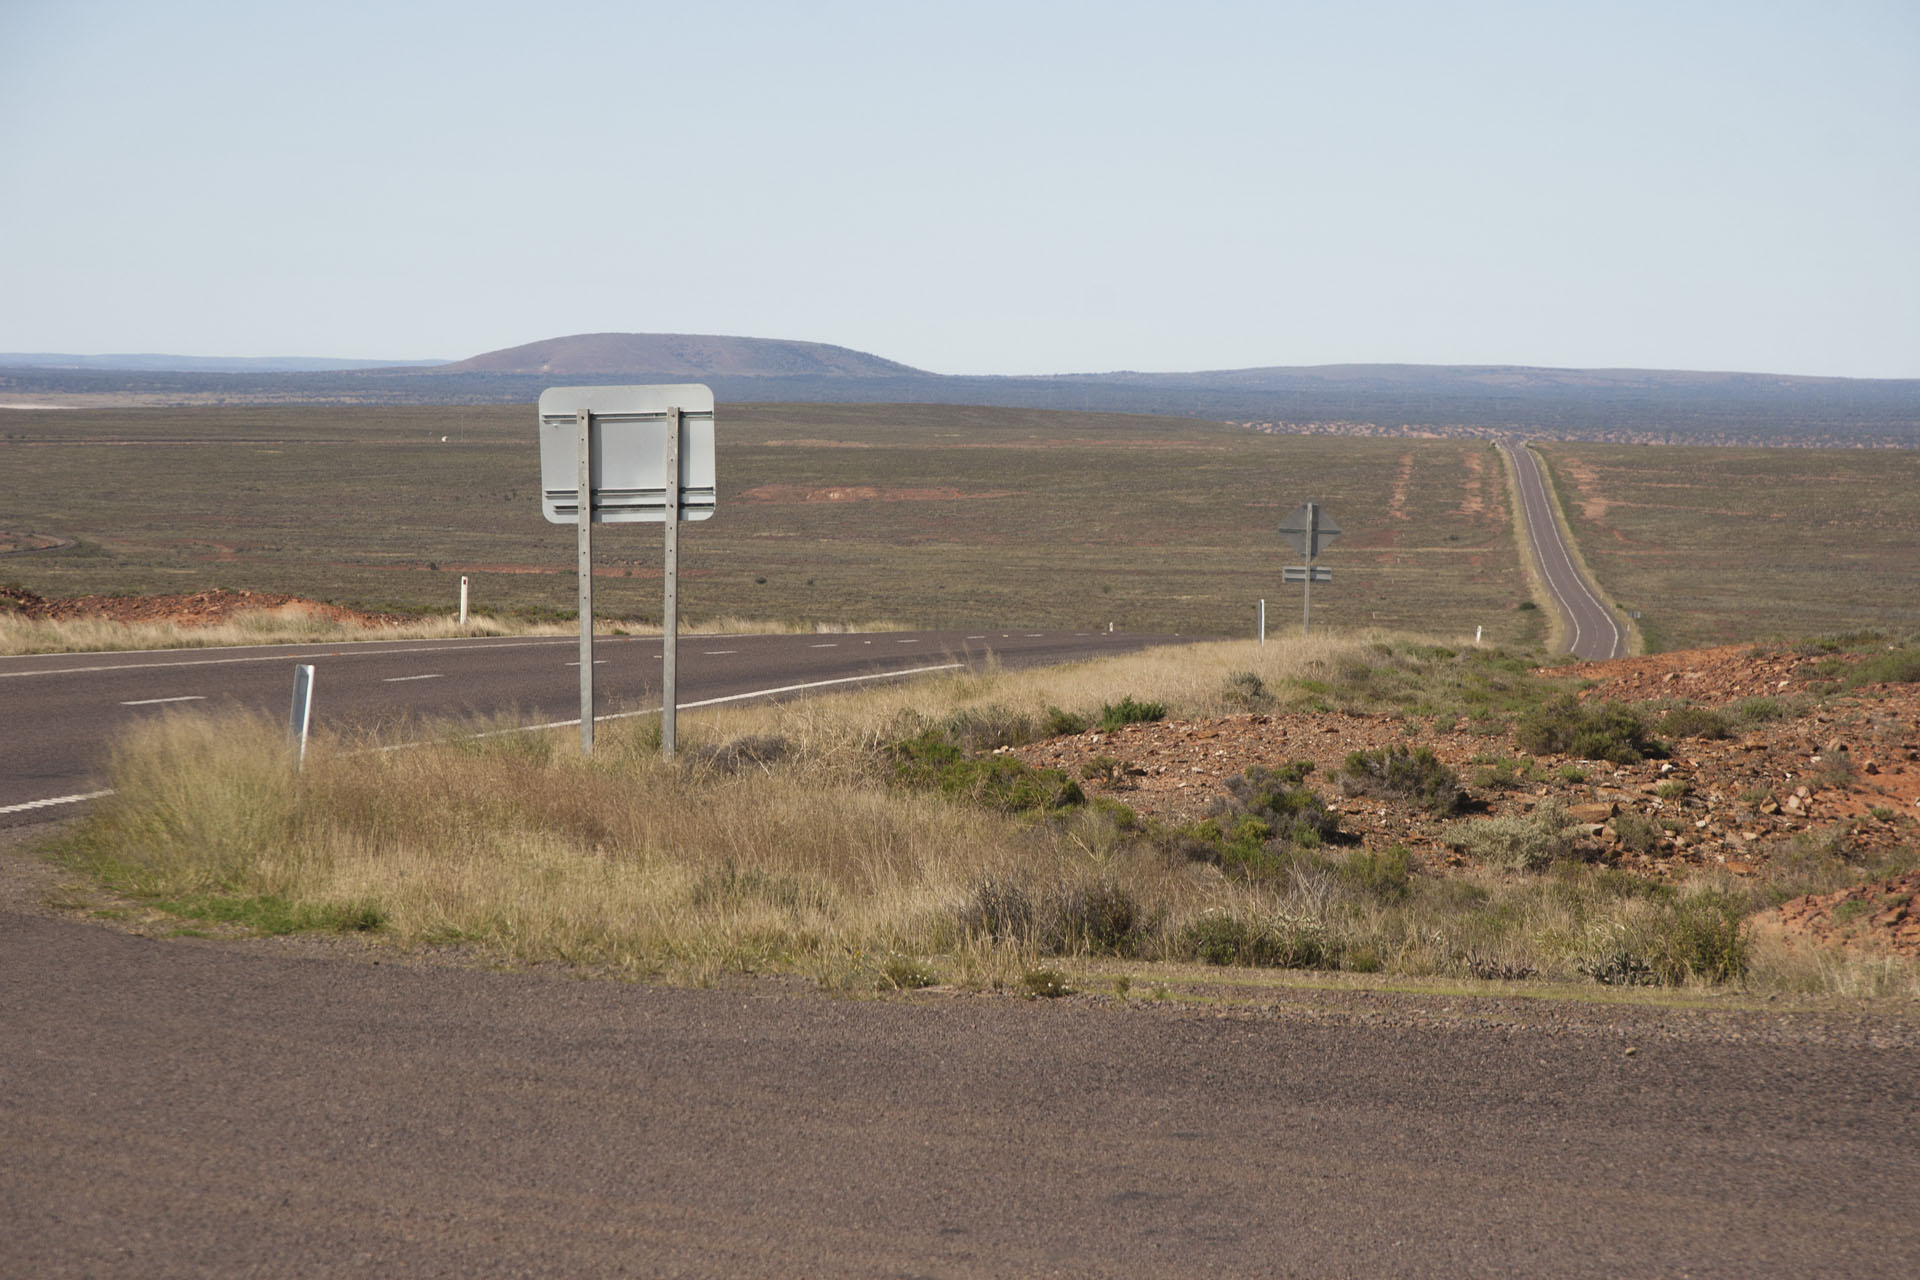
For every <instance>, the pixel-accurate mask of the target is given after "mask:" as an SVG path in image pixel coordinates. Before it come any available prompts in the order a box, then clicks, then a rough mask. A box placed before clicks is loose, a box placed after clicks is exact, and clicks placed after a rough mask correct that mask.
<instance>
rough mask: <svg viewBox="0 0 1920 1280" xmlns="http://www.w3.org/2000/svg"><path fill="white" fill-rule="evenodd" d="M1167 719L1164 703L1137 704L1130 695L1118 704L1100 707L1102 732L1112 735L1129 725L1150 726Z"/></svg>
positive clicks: (1107, 704)
mask: <svg viewBox="0 0 1920 1280" xmlns="http://www.w3.org/2000/svg"><path fill="white" fill-rule="evenodd" d="M1166 718H1167V707H1166V704H1165V703H1162V702H1135V701H1134V700H1133V695H1132V694H1128V695H1126V696H1125V697H1123V698H1121V699H1120V701H1118V702H1108V703H1104V704H1102V705H1101V707H1100V726H1099V727H1100V732H1102V733H1112V732H1113V731H1114V730H1115V729H1118V728H1120V727H1121V726H1123V725H1129V724H1148V723H1151V722H1152V721H1155V720H1164V719H1166Z"/></svg>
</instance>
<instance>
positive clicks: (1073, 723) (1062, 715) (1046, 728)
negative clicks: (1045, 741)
mask: <svg viewBox="0 0 1920 1280" xmlns="http://www.w3.org/2000/svg"><path fill="white" fill-rule="evenodd" d="M1092 724H1093V721H1091V720H1089V719H1087V717H1085V716H1083V715H1081V714H1079V713H1078V712H1074V711H1062V710H1061V709H1060V708H1059V707H1052V706H1050V707H1048V708H1047V714H1046V716H1045V717H1044V718H1043V719H1042V720H1041V722H1040V729H1041V736H1042V737H1047V738H1066V737H1071V736H1072V735H1074V734H1076V733H1085V732H1086V731H1087V729H1088V728H1089V727H1090V726H1091V725H1092Z"/></svg>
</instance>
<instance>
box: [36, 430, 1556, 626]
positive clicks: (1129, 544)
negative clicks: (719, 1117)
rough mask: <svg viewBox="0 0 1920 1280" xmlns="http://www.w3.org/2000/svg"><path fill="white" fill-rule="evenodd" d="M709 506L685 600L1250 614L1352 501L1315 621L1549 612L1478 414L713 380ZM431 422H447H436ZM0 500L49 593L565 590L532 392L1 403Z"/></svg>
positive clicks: (1111, 615) (1166, 618)
mask: <svg viewBox="0 0 1920 1280" xmlns="http://www.w3.org/2000/svg"><path fill="white" fill-rule="evenodd" d="M720 424H721V435H720V457H719V468H720V477H721V498H720V507H719V510H718V513H717V514H716V515H715V517H714V518H713V519H712V520H710V521H706V522H703V523H701V524H696V525H689V526H688V527H687V531H686V534H685V536H683V538H682V540H681V566H682V586H681V608H682V611H683V616H686V617H690V618H692V619H693V620H695V621H698V620H700V619H703V618H707V619H711V618H717V617H722V616H729V615H731V616H736V617H747V618H759V619H766V620H769V621H778V622H783V623H788V624H793V625H801V626H805V625H811V624H815V623H844V622H849V621H852V622H866V621H868V620H872V619H876V618H885V619H892V620H897V621H899V622H901V623H906V624H910V625H927V626H932V625H944V624H955V625H964V624H969V623H974V622H982V621H992V622H998V623H1006V624H1021V623H1025V624H1031V625H1035V626H1072V627H1075V628H1091V627H1103V626H1105V625H1106V624H1108V623H1110V622H1111V623H1113V624H1115V625H1117V626H1118V627H1120V628H1121V629H1125V630H1154V631H1164V632H1180V633H1183V634H1223V635H1246V634H1248V633H1249V632H1250V630H1251V628H1252V626H1253V610H1254V602H1255V601H1256V600H1257V599H1259V598H1260V597H1263V596H1264V597H1266V598H1267V600H1268V610H1269V625H1270V628H1271V629H1273V630H1274V631H1276V632H1278V631H1281V630H1283V629H1287V628H1289V627H1291V628H1293V629H1297V628H1298V625H1299V622H1298V617H1299V603H1300V598H1299V592H1298V588H1297V587H1296V588H1283V587H1282V586H1281V585H1280V568H1281V566H1282V565H1283V564H1287V563H1291V562H1292V561H1293V560H1294V559H1295V557H1294V556H1293V554H1292V552H1291V551H1290V550H1289V549H1287V548H1286V547H1285V544H1284V543H1283V542H1282V540H1281V538H1280V536H1279V535H1278V533H1277V532H1276V531H1275V528H1276V526H1277V525H1278V524H1279V523H1280V521H1281V520H1282V519H1283V518H1284V517H1285V515H1286V514H1287V513H1288V512H1289V511H1291V510H1292V509H1293V507H1295V506H1296V505H1298V504H1299V503H1300V502H1303V501H1306V500H1308V499H1313V500H1316V501H1319V502H1321V503H1323V504H1324V505H1325V506H1326V508H1327V510H1328V511H1329V513H1330V514H1331V515H1332V516H1333V517H1334V518H1335V519H1336V520H1337V521H1339V523H1340V524H1341V526H1342V527H1343V529H1344V530H1345V534H1344V536H1343V537H1342V538H1341V540H1340V541H1339V542H1338V543H1337V544H1336V545H1335V546H1334V547H1333V548H1332V549H1331V550H1330V551H1329V552H1327V553H1326V554H1325V555H1324V556H1323V557H1322V559H1321V563H1322V564H1325V565H1327V566H1328V567H1330V568H1332V569H1333V571H1334V582H1333V584H1332V585H1331V586H1330V587H1325V588H1321V589H1320V590H1317V591H1316V592H1315V593H1314V618H1315V621H1316V623H1317V624H1321V625H1325V626H1328V627H1333V628H1356V627H1363V626H1374V625H1381V626H1390V627H1402V628H1409V629H1417V630H1422V631H1432V632H1435V633H1438V634H1444V635H1454V636H1457V635H1460V634H1471V632H1472V631H1473V629H1474V628H1475V627H1476V626H1484V627H1485V628H1486V629H1487V635H1488V638H1489V639H1490V640H1495V641H1499V642H1506V643H1526V642H1530V641H1533V640H1536V639H1537V638H1538V635H1539V627H1538V621H1537V616H1538V615H1537V614H1535V613H1534V612H1532V611H1531V610H1519V609H1517V608H1516V606H1517V605H1518V604H1519V602H1521V601H1522V600H1524V599H1526V597H1527V587H1526V582H1525V578H1524V575H1523V574H1522V572H1521V570H1520V566H1519V560H1518V556H1517V553H1516V551H1515V548H1514V543H1513V537H1512V533H1511V521H1510V513H1509V508H1508V501H1507V490H1506V485H1505V482H1504V478H1503V476H1502V472H1501V469H1500V464H1499V461H1498V459H1497V457H1496V456H1495V455H1494V453H1493V451H1492V449H1491V447H1490V446H1488V445H1486V444H1484V443H1481V442H1475V441H1437V440H1436V441H1403V440H1339V439H1320V438H1313V439H1309V438H1299V437H1276V436H1268V435H1262V434H1258V433H1250V432H1247V431H1244V430H1241V429H1237V428H1232V427H1226V426H1221V425H1217V424H1210V423H1203V422H1194V421H1187V420H1182V419H1174V418H1150V417H1141V416H1134V415H1119V414H1076V413H1053V412H1041V411H1026V410H1013V409H992V408H973V407H948V406H924V405H910V406H889V405H853V406H823V405H787V406H781V405H740V406H733V405H722V406H721V417H720ZM443 437H444V440H443ZM0 454H3V455H4V457H5V460H6V464H7V465H6V466H5V468H4V476H5V479H4V480H0V512H4V518H0V525H4V526H6V528H7V529H8V530H10V531H14V532H33V533H39V534H47V535H54V536H62V537H68V538H74V539H77V540H78V545H77V546H75V547H73V548H70V549H65V550H56V551H46V552H38V553H34V554H29V555H21V556H13V557H8V559H7V560H6V562H5V564H4V568H0V578H6V579H10V580H13V581H16V582H18V583H20V584H21V585H23V586H25V587H27V588H29V589H31V590H33V591H35V592H37V593H39V594H42V595H49V596H54V595H79V594H84V593H89V592H100V593H128V592H166V591H188V590H198V589H203V588H209V587H227V588H233V589H251V590H270V591H283V592H293V593H297V594H301V595H307V596H311V597H313V598H316V599H321V600H327V601H331V602H334V603H339V604H347V605H353V606H357V607H366V608H373V609H384V610H391V611H398V612H420V611H428V612H432V611H446V610H449V609H451V608H452V606H453V602H454V600H455V598H456V595H457V590H458V581H457V579H458V576H459V575H461V574H465V575H468V576H469V577H470V578H471V579H472V585H473V599H474V606H475V608H476V609H478V610H482V611H486V612H493V613H501V614H511V613H518V614H521V615H524V616H530V617H534V618H540V617H564V616H567V615H568V614H569V613H570V612H571V610H572V609H573V606H574V584H573V576H572V575H573V534H572V532H571V530H569V529H566V528H563V527H560V526H556V525H549V524H547V523H545V522H544V521H543V520H542V519H541V517H540V514H539V503H538V499H539V495H538V486H539V477H538V458H537V451H536V449H535V446H534V425H533V410H532V408H531V407H530V406H524V407H497V406H489V407H478V408H460V407H410V408H365V407H339V406H284V407H271V406H269V407H257V406H254V407H195V408H190V409H125V410H112V411H92V410H76V411H69V412H62V413H51V412H41V413H26V412H18V411H0ZM596 552H597V554H596V562H597V564H598V566H599V575H600V576H599V579H598V581H597V584H596V592H597V598H596V608H597V610H598V611H599V612H601V613H602V614H603V615H604V616H607V617H625V618H631V619H634V620H636V621H641V622H644V621H648V620H657V619H658V617H659V613H660V537H659V533H658V531H657V530H655V529H653V528H651V527H649V526H631V525H630V526H602V528H601V530H600V531H599V535H598V537H597V539H596Z"/></svg>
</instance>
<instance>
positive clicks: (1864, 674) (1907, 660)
mask: <svg viewBox="0 0 1920 1280" xmlns="http://www.w3.org/2000/svg"><path fill="white" fill-rule="evenodd" d="M1916 683H1920V649H1893V650H1889V651H1887V652H1884V653H1876V654H1874V655H1873V656H1872V657H1869V658H1867V659H1865V660H1863V661H1861V662H1859V663H1857V664H1855V666H1854V668H1853V670H1851V671H1849V672H1848V673H1847V679H1846V684H1847V687H1848V688H1849V689H1857V688H1859V687H1860V686H1861V685H1863V684H1916Z"/></svg>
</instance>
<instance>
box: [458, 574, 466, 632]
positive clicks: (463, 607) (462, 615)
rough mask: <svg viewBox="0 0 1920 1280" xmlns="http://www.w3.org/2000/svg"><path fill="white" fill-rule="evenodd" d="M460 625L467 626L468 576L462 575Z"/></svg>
mask: <svg viewBox="0 0 1920 1280" xmlns="http://www.w3.org/2000/svg"><path fill="white" fill-rule="evenodd" d="M460 625H461V626H463V627H464V626H466V625H467V575H466V574H464V573H463V574H461V575H460Z"/></svg>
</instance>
